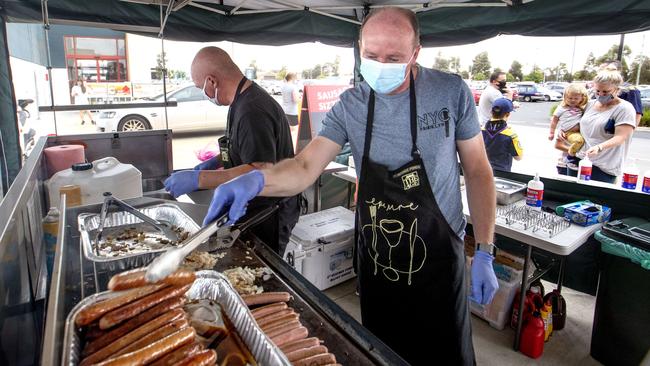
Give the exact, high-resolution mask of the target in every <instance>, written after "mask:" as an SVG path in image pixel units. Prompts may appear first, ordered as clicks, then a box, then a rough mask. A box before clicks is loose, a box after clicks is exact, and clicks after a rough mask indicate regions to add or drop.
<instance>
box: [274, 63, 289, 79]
mask: <svg viewBox="0 0 650 366" xmlns="http://www.w3.org/2000/svg"><path fill="white" fill-rule="evenodd" d="M287 72H288V71H287V66H286V65H282V68H281V69H280V71H278V72H277V74H275V78H276V79H277V80H284V77H285V76H287Z"/></svg>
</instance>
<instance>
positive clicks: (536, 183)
mask: <svg viewBox="0 0 650 366" xmlns="http://www.w3.org/2000/svg"><path fill="white" fill-rule="evenodd" d="M543 198H544V183H543V182H542V181H541V180H539V173H538V174H535V178H533V179H531V180H530V181H529V182H528V190H527V191H526V205H528V207H530V208H533V209H536V210H541V209H542V199H543Z"/></svg>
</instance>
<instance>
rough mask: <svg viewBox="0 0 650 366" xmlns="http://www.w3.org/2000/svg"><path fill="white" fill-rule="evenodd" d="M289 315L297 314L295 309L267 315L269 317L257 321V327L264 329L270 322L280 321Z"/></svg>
mask: <svg viewBox="0 0 650 366" xmlns="http://www.w3.org/2000/svg"><path fill="white" fill-rule="evenodd" d="M289 314H295V312H294V311H293V309H284V310H280V311H278V312H275V313H273V314H270V315H267V316H265V317H263V318H259V319H255V321H256V322H257V325H259V326H260V327H263V326H265V325H267V324H269V323H270V322H272V321H275V320H278V319H280V318H281V317H283V316H285V315H289Z"/></svg>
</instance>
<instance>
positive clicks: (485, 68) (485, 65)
mask: <svg viewBox="0 0 650 366" xmlns="http://www.w3.org/2000/svg"><path fill="white" fill-rule="evenodd" d="M491 69H492V65H490V59H489V58H488V53H487V52H481V53H479V54H478V55H476V56H475V57H474V60H472V70H471V72H472V75H473V79H474V80H484V79H485V78H486V76H485V75H489V74H490V70H491ZM479 75H481V77H480V78H479Z"/></svg>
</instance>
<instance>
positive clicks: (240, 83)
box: [226, 76, 248, 138]
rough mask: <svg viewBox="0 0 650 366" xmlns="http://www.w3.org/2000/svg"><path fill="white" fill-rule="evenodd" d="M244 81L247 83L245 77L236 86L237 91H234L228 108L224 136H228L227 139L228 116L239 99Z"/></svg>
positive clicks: (228, 133)
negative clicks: (233, 96)
mask: <svg viewBox="0 0 650 366" xmlns="http://www.w3.org/2000/svg"><path fill="white" fill-rule="evenodd" d="M246 81H248V79H247V78H246V76H244V77H242V78H241V80H240V81H239V84H238V85H237V89H236V90H235V98H233V100H232V103H230V107H229V108H228V117H226V136H228V138H230V114H231V111H232V107H233V106H234V105H235V103H236V102H237V99H238V98H239V94H241V89H242V88H243V87H244V84H246Z"/></svg>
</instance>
